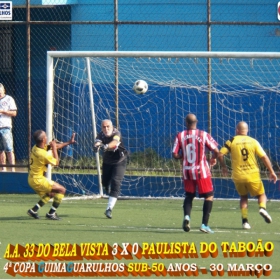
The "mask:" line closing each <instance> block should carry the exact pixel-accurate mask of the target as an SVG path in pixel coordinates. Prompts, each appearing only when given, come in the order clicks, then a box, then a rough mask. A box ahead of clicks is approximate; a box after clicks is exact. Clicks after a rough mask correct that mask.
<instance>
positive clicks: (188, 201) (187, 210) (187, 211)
mask: <svg viewBox="0 0 280 280" xmlns="http://www.w3.org/2000/svg"><path fill="white" fill-rule="evenodd" d="M192 202H193V197H190V196H186V197H185V200H184V216H186V215H188V216H189V217H190V216H191V211H192Z"/></svg>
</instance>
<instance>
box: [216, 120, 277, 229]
mask: <svg viewBox="0 0 280 280" xmlns="http://www.w3.org/2000/svg"><path fill="white" fill-rule="evenodd" d="M247 134H248V124H247V123H246V122H243V121H242V122H239V123H238V124H237V126H236V136H234V137H232V138H231V139H230V140H228V141H226V142H225V144H224V146H223V147H222V148H221V150H220V153H219V156H218V159H219V161H220V163H221V167H222V174H223V175H224V176H228V169H227V166H226V164H225V161H224V155H226V154H228V153H231V167H232V179H233V182H234V184H235V188H236V190H237V192H238V194H239V195H240V209H241V217H242V226H243V228H244V229H250V228H251V226H250V224H249V222H248V193H250V195H251V196H256V197H257V198H258V204H259V207H260V208H259V213H260V215H261V216H262V217H263V218H264V220H265V221H266V222H267V223H271V222H272V218H271V217H270V215H269V214H268V213H267V211H266V201H267V198H266V194H265V190H264V186H263V182H262V180H261V176H260V170H259V166H258V162H257V159H256V155H257V156H258V157H259V158H260V159H261V160H262V162H263V163H264V165H265V166H266V168H267V169H268V171H269V179H270V180H272V181H273V182H274V183H276V181H277V176H276V174H275V173H274V171H273V168H272V165H271V162H270V160H269V158H268V156H267V155H266V153H265V151H264V150H263V148H262V147H261V145H260V143H259V142H258V141H257V140H255V139H254V138H252V137H250V136H247Z"/></svg>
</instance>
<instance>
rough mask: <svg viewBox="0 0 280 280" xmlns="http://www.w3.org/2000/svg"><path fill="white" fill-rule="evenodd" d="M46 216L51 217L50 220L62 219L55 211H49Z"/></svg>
mask: <svg viewBox="0 0 280 280" xmlns="http://www.w3.org/2000/svg"><path fill="white" fill-rule="evenodd" d="M46 218H47V219H49V220H60V218H59V217H58V216H57V214H56V213H53V214H49V213H47V214H46Z"/></svg>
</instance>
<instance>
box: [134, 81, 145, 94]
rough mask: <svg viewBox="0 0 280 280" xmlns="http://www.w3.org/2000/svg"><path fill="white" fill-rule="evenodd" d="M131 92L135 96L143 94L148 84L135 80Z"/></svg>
mask: <svg viewBox="0 0 280 280" xmlns="http://www.w3.org/2000/svg"><path fill="white" fill-rule="evenodd" d="M133 90H134V91H135V93H137V94H144V93H146V92H147V90H148V84H147V83H146V82H145V81H143V80H137V81H136V82H135V83H134V86H133Z"/></svg>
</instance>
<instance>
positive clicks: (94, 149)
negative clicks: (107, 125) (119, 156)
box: [93, 145, 100, 153]
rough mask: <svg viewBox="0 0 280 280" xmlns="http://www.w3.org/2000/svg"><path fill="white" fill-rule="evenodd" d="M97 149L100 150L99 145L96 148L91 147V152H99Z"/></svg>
mask: <svg viewBox="0 0 280 280" xmlns="http://www.w3.org/2000/svg"><path fill="white" fill-rule="evenodd" d="M99 149H100V145H98V146H93V151H94V152H95V153H97V152H98V151H99Z"/></svg>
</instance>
